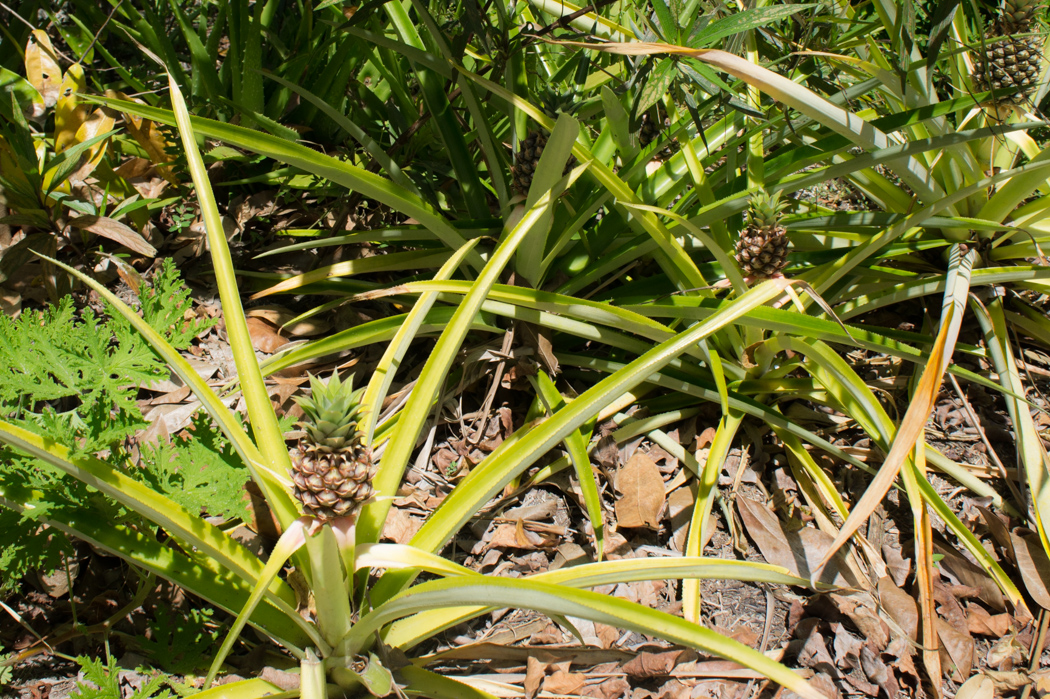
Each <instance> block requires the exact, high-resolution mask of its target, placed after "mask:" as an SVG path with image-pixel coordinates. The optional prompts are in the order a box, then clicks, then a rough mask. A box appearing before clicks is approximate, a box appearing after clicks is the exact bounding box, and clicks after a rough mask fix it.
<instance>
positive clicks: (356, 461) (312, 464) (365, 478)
mask: <svg viewBox="0 0 1050 699" xmlns="http://www.w3.org/2000/svg"><path fill="white" fill-rule="evenodd" d="M353 383H354V380H353V377H352V376H351V377H350V379H348V380H347V381H345V382H342V381H340V380H339V372H338V371H335V372H333V373H332V377H331V378H330V379H329V380H328V382H327V383H322V382H321V381H320V380H319V379H318V378H317V377H315V376H312V375H311V376H310V397H309V398H302V397H298V396H297V397H296V398H294V400H295V402H296V403H298V404H299V406H300V407H301V408H302V409H303V416H304V417H303V420H302V421H301V422H300V423H299V425H300V426H301V427H302V428H303V429H304V430H305V431H306V436H305V437H304V438H303V439H302V440H301V441H300V443H299V446H298V447H296V448H295V449H293V450H292V452H291V459H292V473H291V476H292V482H293V484H294V489H293V494H294V495H295V498H296V499H297V500H298V501H299V502H300V503H302V506H303V511H304V512H305V513H306V514H308V515H311V516H313V517H316V518H317V519H318V520H319V521H321V522H327V521H329V520H332V519H335V518H337V517H345V516H347V515H350V514H352V513H353V512H354V511H355V510H356V509H357V508H358V506H359V505H360V504H361V503H363V502H365V501H366V500H368V499H369V498H371V497H372V495H373V493H374V490H373V488H372V478H373V477H374V476H375V472H376V464H375V462H374V460H373V458H372V450H371V449H369V448H368V447H367V446H366V445H365V444H364V434H363V433H362V432H361V431H360V430H359V429H358V421H359V420H360V417H361V395H362V393H364V390H365V389H364V388H360V389H358V390H356V391H355V390H354V386H353Z"/></svg>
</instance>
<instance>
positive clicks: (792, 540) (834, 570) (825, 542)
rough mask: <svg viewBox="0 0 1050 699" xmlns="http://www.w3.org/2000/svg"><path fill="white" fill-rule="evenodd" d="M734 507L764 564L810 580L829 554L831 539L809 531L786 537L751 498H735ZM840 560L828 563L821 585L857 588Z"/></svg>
mask: <svg viewBox="0 0 1050 699" xmlns="http://www.w3.org/2000/svg"><path fill="white" fill-rule="evenodd" d="M736 505H737V510H739V511H740V519H741V520H742V521H743V522H744V527H745V528H746V529H747V533H748V534H749V535H750V536H751V538H752V539H753V540H754V542H755V545H756V546H757V547H758V550H759V551H760V552H761V553H762V556H763V557H764V558H765V559H766V561H767V562H768V563H772V564H773V565H778V566H783V567H784V568H787V569H788V570H789V571H791V572H792V573H793V574H795V575H798V576H799V577H802V578H809V576H810V573H811V571H812V570H813V569H814V568H815V567H816V565H817V563H818V562H819V561H820V560H821V559H822V558H823V556H824V554H825V553H826V552H827V551H828V548H829V546H830V545H831V541H832V538H831V536H830V535H828V534H826V533H824V532H822V531H820V530H819V529H813V528H811V527H807V528H805V529H800V530H798V531H796V532H791V533H788V532H786V531H785V530H784V527H783V526H782V525H781V523H780V519H779V518H778V517H777V516H776V515H775V514H774V513H773V511H772V510H770V509H769V508H768V507H766V506H765V505H763V504H761V503H758V502H755V501H754V500H751V499H750V498H746V497H738V498H737V500H736ZM840 560H841V559H840V558H839V557H835V558H832V560H831V561H829V562H828V565H827V566H825V568H824V572H823V574H822V575H821V577H820V581H821V582H825V583H830V584H833V585H839V586H842V587H854V586H856V585H857V581H856V580H854V579H853V576H852V574H851V573H850V572H849V570H848V569H847V568H846V566H844V565H842V566H840V565H839V562H840Z"/></svg>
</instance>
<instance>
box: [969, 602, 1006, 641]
mask: <svg viewBox="0 0 1050 699" xmlns="http://www.w3.org/2000/svg"><path fill="white" fill-rule="evenodd" d="M1012 620H1013V617H1011V616H1010V615H1009V614H1007V613H1005V612H1004V613H1002V614H996V615H994V616H993V615H991V614H989V613H988V612H987V611H986V610H985V608H984V607H982V606H980V605H979V604H971V605H970V606H969V607H967V608H966V627H967V628H968V629H969V630H970V633H972V634H979V635H981V636H992V637H994V638H1002V637H1003V636H1005V635H1006V632H1007V631H1009V630H1010V624H1011V623H1012Z"/></svg>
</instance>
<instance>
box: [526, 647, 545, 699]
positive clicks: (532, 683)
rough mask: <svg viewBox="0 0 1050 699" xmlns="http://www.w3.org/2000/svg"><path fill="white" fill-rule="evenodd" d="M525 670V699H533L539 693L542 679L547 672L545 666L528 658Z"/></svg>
mask: <svg viewBox="0 0 1050 699" xmlns="http://www.w3.org/2000/svg"><path fill="white" fill-rule="evenodd" d="M526 662H527V663H528V664H527V665H526V668H525V699H533V697H535V696H536V694H537V693H539V691H540V685H541V684H542V683H543V677H544V675H545V674H546V672H547V664H546V663H544V662H541V661H539V660H538V659H536V658H533V657H530V658H529V659H528V660H527V661H526Z"/></svg>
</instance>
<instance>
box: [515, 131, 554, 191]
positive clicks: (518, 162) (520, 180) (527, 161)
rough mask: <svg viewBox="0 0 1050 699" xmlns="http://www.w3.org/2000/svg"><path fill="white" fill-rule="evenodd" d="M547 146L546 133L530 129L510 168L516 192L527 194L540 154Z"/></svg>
mask: <svg viewBox="0 0 1050 699" xmlns="http://www.w3.org/2000/svg"><path fill="white" fill-rule="evenodd" d="M546 146H547V134H545V133H543V132H542V131H530V132H529V134H528V136H526V137H525V140H524V141H522V142H521V144H520V147H519V148H518V153H517V157H516V158H515V165H514V167H512V168H511V169H510V171H511V173H512V174H513V175H514V189H515V190H517V192H518V194H521V195H523V196H528V194H529V186H530V185H531V184H532V175H533V173H534V172H536V166H537V165H539V163H540V156H541V155H543V149H544V148H545V147H546Z"/></svg>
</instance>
